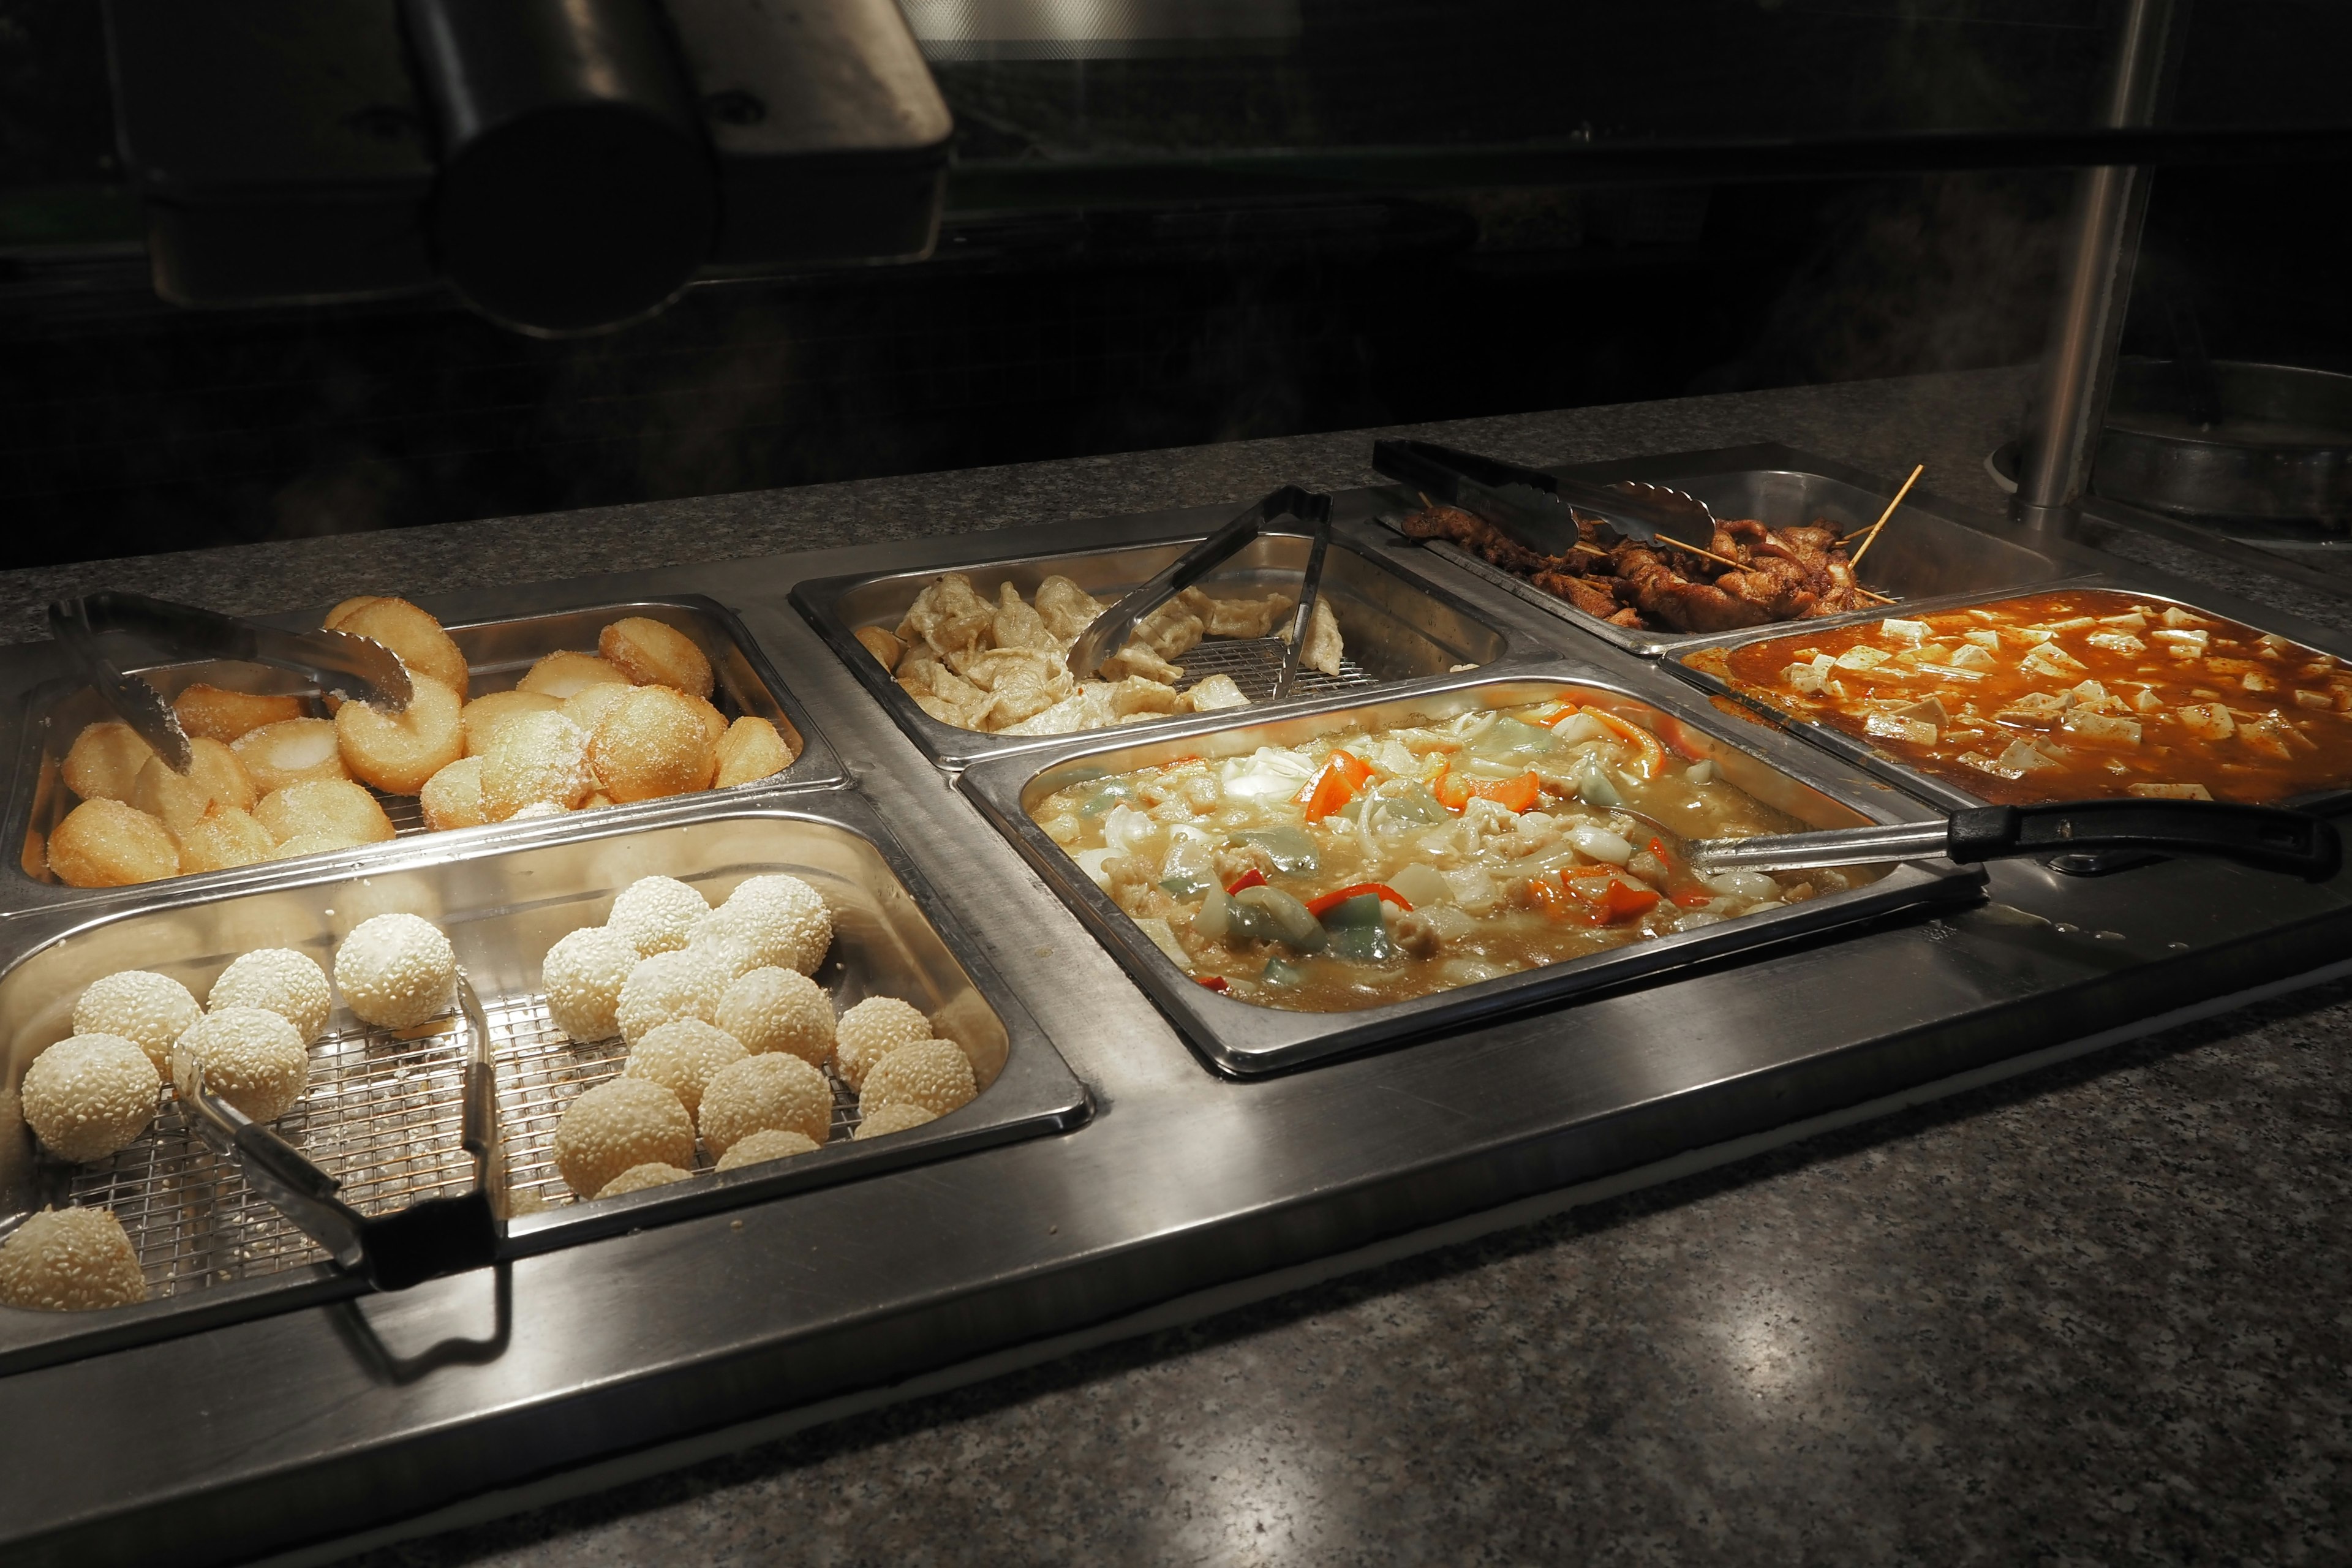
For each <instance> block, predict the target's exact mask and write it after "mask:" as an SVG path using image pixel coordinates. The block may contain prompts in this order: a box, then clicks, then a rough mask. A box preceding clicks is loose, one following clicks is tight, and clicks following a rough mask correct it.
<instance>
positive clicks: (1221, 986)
mask: <svg viewBox="0 0 2352 1568" xmlns="http://www.w3.org/2000/svg"><path fill="white" fill-rule="evenodd" d="M1192 984H1195V985H1205V986H1207V987H1208V988H1209V989H1210V990H1212V991H1231V990H1232V989H1233V986H1232V985H1231V984H1227V983H1226V980H1225V977H1224V976H1223V975H1222V974H1195V975H1194V976H1192Z"/></svg>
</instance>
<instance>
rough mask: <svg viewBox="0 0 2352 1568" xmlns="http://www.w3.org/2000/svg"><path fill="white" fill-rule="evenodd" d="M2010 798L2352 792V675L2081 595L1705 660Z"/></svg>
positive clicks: (2227, 632)
mask: <svg viewBox="0 0 2352 1568" xmlns="http://www.w3.org/2000/svg"><path fill="white" fill-rule="evenodd" d="M1686 662H1688V663H1689V664H1690V665H1691V666H1692V667H1693V668H1699V669H1706V670H1709V671H1711V672H1713V673H1715V674H1717V675H1719V676H1721V677H1722V678H1724V679H1727V680H1728V681H1729V682H1731V684H1732V685H1734V686H1735V687H1736V688H1738V689H1739V690H1741V691H1742V692H1745V693H1747V694H1749V695H1752V696H1755V697H1757V698H1759V699H1761V700H1764V701H1767V702H1769V703H1770V704H1772V705H1773V706H1775V707H1777V708H1780V709H1782V710H1785V711H1787V712H1790V713H1792V714H1794V715H1796V716H1797V717H1799V718H1803V719H1810V720H1813V721H1816V722H1819V723H1822V724H1827V725H1830V726H1832V728H1835V729H1839V730H1843V731H1846V732H1847V733H1848V734H1852V735H1858V736H1862V737H1864V738H1865V739H1867V740H1868V741H1869V742H1872V743H1873V744H1874V745H1875V746H1877V747H1879V748H1881V749H1882V750H1884V751H1885V752H1886V753H1887V754H1888V755H1889V756H1892V757H1894V758H1895V759H1896V760H1897V761H1899V762H1902V763H1906V764H1907V765H1909V766H1911V767H1914V768H1916V769H1918V770H1919V771H1920V772H1922V773H1928V774H1931V775H1933V776H1935V777H1937V778H1940V779H1944V780H1947V781H1948V782H1949V783H1951V784H1957V785H1958V786H1959V787H1960V788H1961V789H1963V790H1966V791H1967V792H1968V793H1969V794H1970V795H1975V796H1977V797H1978V798H1979V799H1982V800H1987V801H1990V802H1993V803H1994V804H1996V805H2024V804H2028V803H2032V802H2036V801H2055V800H2073V799H2079V798H2082V797H2084V796H2100V795H2148V796H2158V797H2170V798H2175V799H2181V800H2233V801H2242V802H2246V803H2248V804H2252V805H2263V804H2269V803H2276V802H2278V801H2283V800H2286V799H2288V798H2290V797H2293V796H2295V795H2304V794H2307V793H2310V792H2313V791H2315V790H2322V789H2328V788H2335V787H2341V786H2343V785H2344V784H2347V783H2352V669H2347V668H2345V666H2344V665H2343V664H2342V662H2341V661H2339V660H2337V659H2336V658H2332V657H2330V656H2329V655H2327V654H2325V653H2320V652H2317V651H2315V650H2314V649H2311V648H2307V647H2303V646H2301V645H2300V644H2297V643H2294V642H2290V641H2288V640H2287V639H2286V638H2285V637H2278V636H2275V635H2273V634H2271V633H2267V632H2261V631H2257V630H2255V629H2254V628H2253V627H2252V626H2241V625H2240V624H2238V623H2237V622H2235V621H2231V620H2225V619H2223V618H2222V617H2221V616H2211V615H2206V614H2203V613H2200V612H2199V611H2195V610H2189V609H2184V608H2182V607H2181V606H2179V605H2160V604H2151V603H2148V602H2146V601H2144V600H2140V599H2136V598H2134V597H2133V596H2132V595H2128V594H2121V593H2116V592H2113V591H2110V590H2106V589H2070V590H2064V591H2061V592H2057V593H2049V594H2035V595H2028V596H2026V597H2022V598H2016V599H2005V600H2002V601H2001V602H2000V603H1999V604H1994V605H1982V606H1979V607H1977V608H1972V609H1965V610H1944V611H1939V612H1937V613H1935V614H1933V615H1927V616H1917V617H1916V618H1915V617H1908V616H1889V617H1888V618H1886V619H1885V620H1881V621H1871V622H1864V623H1863V624H1860V625H1855V626H1840V627H1836V628H1834V629H1832V630H1827V631H1822V632H1818V633H1811V634H1806V635H1802V636H1790V637H1772V638H1769V639H1768V640H1766V641H1763V642H1758V643H1751V644H1748V646H1746V647H1739V648H1736V649H1733V650H1731V651H1730V652H1729V653H1728V654H1726V653H1725V652H1724V650H1722V649H1719V648H1709V649H1706V650H1703V651H1702V652H1700V653H1697V654H1694V655H1692V656H1691V657H1690V658H1689V659H1688V660H1687V661H1686Z"/></svg>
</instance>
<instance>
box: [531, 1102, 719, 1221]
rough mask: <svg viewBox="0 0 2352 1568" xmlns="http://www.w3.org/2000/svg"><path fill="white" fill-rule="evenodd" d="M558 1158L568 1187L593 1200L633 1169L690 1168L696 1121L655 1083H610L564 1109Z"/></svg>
mask: <svg viewBox="0 0 2352 1568" xmlns="http://www.w3.org/2000/svg"><path fill="white" fill-rule="evenodd" d="M554 1153H555V1168H556V1170H558V1171H559V1172H561V1173H562V1175H563V1181H564V1184H565V1185H567V1186H569V1187H570V1188H571V1189H572V1191H573V1192H574V1193H577V1194H579V1195H580V1196H582V1197H583V1198H585V1197H593V1196H595V1195H596V1194H598V1193H601V1192H603V1191H604V1189H605V1188H606V1187H608V1186H610V1185H612V1184H613V1179H614V1177H615V1176H618V1175H620V1174H622V1173H624V1172H625V1171H627V1170H628V1169H629V1168H630V1167H631V1166H633V1165H646V1164H656V1165H675V1166H677V1168H678V1169H679V1170H685V1169H686V1168H687V1167H688V1166H690V1165H692V1164H693V1163H694V1121H693V1119H692V1118H691V1117H689V1116H688V1115H687V1113H686V1107H685V1106H683V1105H680V1104H679V1103H678V1102H677V1095H675V1094H672V1093H671V1092H670V1091H669V1090H668V1089H665V1088H663V1087H662V1086H661V1085H660V1084H657V1083H656V1082H654V1081H653V1080H652V1079H642V1078H616V1079H607V1080H606V1081H605V1082H604V1083H600V1084H598V1085H597V1086H596V1087H595V1088H593V1089H590V1090H589V1091H588V1092H587V1093H585V1094H583V1095H582V1096H581V1097H580V1098H579V1099H577V1100H573V1101H572V1103H571V1104H570V1105H567V1106H565V1107H564V1108H563V1119H562V1121H558V1122H557V1123H556V1124H555V1148H554Z"/></svg>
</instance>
